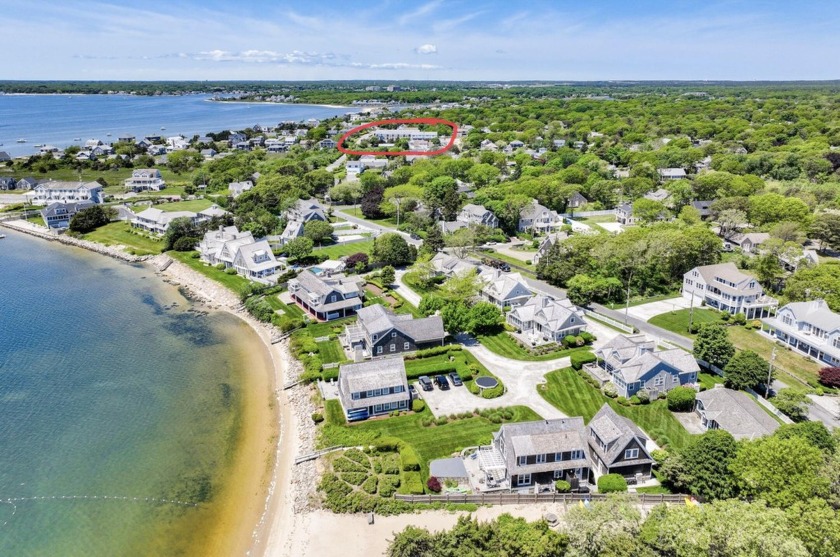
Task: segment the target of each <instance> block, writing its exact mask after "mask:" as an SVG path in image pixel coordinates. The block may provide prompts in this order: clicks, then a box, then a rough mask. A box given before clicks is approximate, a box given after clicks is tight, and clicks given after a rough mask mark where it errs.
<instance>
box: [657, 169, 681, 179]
mask: <svg viewBox="0 0 840 557" xmlns="http://www.w3.org/2000/svg"><path fill="white" fill-rule="evenodd" d="M658 172H659V179H660V180H685V177H686V174H685V170H683V169H682V168H660V169H659V171H658Z"/></svg>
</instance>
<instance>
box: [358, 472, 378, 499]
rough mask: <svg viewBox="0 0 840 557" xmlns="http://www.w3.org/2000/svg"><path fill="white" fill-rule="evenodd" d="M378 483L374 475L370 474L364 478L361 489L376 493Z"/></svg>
mask: <svg viewBox="0 0 840 557" xmlns="http://www.w3.org/2000/svg"><path fill="white" fill-rule="evenodd" d="M378 483H379V480H378V479H377V478H376V476H371V477H369V478H368V479H366V480H365V481H364V483H363V484H362V491H364V492H365V493H369V494H371V495H373V494H374V493H376V486H377V484H378Z"/></svg>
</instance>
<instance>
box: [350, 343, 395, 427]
mask: <svg viewBox="0 0 840 557" xmlns="http://www.w3.org/2000/svg"><path fill="white" fill-rule="evenodd" d="M338 398H339V401H340V402H341V407H342V408H343V409H344V414H345V415H346V416H347V420H348V421H356V420H365V419H367V418H369V417H371V416H376V415H379V414H387V413H388V412H393V411H394V410H407V409H408V408H409V406H410V404H409V403H410V402H411V394H410V393H409V392H408V380H407V379H406V375H405V363H403V360H402V358H381V359H378V360H370V361H367V362H361V363H357V364H344V365H342V366H341V367H340V368H339V370H338Z"/></svg>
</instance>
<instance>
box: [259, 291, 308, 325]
mask: <svg viewBox="0 0 840 557" xmlns="http://www.w3.org/2000/svg"><path fill="white" fill-rule="evenodd" d="M267 300H268V302H269V303H270V304H271V307H273V308H274V309H279V310H283V313H284V314H286V315H288V316H289V317H295V318H298V319H302V318H303V310H302V309H300V306H298V305H297V304H285V303H283V302H282V301H281V300H280V295H279V294H275V295H273V296H269V297H268V298H267Z"/></svg>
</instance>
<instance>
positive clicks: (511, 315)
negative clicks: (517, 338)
mask: <svg viewBox="0 0 840 557" xmlns="http://www.w3.org/2000/svg"><path fill="white" fill-rule="evenodd" d="M506 319H507V322H508V323H510V324H511V325H513V326H514V327H516V328H517V329H519V330H520V331H521V332H522V333H523V334H524V335H526V336H530V337H532V338H533V339H535V341H536V342H537V343H543V342H561V341H562V340H563V338H564V337H566V336H568V335H579V334H580V333H581V332H583V331H584V330H586V321H584V319H583V312H582V311H581V310H580V309H578V308H577V307H576V306H575V305H574V304H573V303H572V302H570V301H569V300H568V299H564V300H555V299H554V298H551V297H550V296H545V295H543V294H537V295H536V296H534V297H532V298H529V299H528V300H527V301H526V302H525V303H523V304H522V305H519V306H516V307H514V308H512V309H511V310H510V311H509V312H507V316H506Z"/></svg>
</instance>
